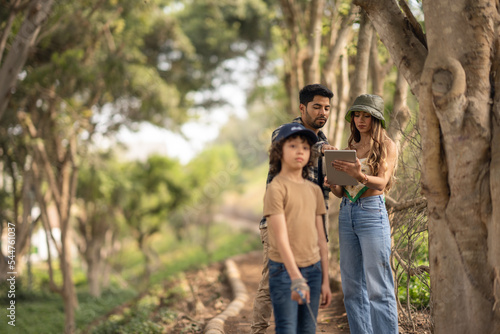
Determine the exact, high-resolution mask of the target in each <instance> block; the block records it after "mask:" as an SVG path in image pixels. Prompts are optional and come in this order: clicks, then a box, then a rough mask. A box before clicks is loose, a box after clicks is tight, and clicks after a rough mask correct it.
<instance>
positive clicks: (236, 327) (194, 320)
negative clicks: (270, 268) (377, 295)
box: [164, 251, 431, 334]
mask: <svg viewBox="0 0 500 334" xmlns="http://www.w3.org/2000/svg"><path fill="white" fill-rule="evenodd" d="M232 260H233V261H234V262H235V264H236V265H237V267H238V270H239V274H240V278H241V281H242V282H243V284H244V285H245V287H246V290H247V294H248V300H247V301H246V303H244V305H243V307H242V308H241V310H240V312H239V314H238V315H236V316H232V317H228V318H227V320H226V321H225V323H224V332H225V334H247V333H250V324H251V321H252V307H253V300H254V298H255V293H256V291H257V287H258V284H259V281H260V277H261V271H262V252H261V251H254V252H251V253H248V254H242V255H238V256H236V257H233V258H232ZM185 278H186V280H187V281H188V282H189V283H188V285H189V286H190V289H189V290H190V291H191V292H192V296H193V298H192V299H191V300H189V299H188V300H187V302H186V300H185V301H184V302H182V303H176V304H175V305H172V306H174V307H175V308H176V309H177V312H178V317H177V320H176V321H175V324H172V325H171V326H168V327H169V328H167V327H164V329H165V331H164V333H169V334H174V333H175V334H179V333H203V330H204V328H205V326H206V324H207V323H208V322H209V321H210V319H212V318H213V317H215V316H217V315H218V314H220V313H221V312H223V311H224V310H225V309H226V308H227V306H228V305H229V304H230V303H231V301H232V299H233V298H234V296H233V295H232V291H231V288H230V283H229V281H228V280H227V277H226V275H225V272H224V265H223V263H216V264H213V265H211V266H208V267H206V268H204V269H201V270H199V271H193V272H188V273H186V275H185ZM331 287H332V295H333V296H332V297H333V298H332V302H331V304H330V306H329V307H328V308H325V309H320V311H319V314H318V319H317V320H318V327H317V330H316V332H317V333H331V334H341V333H349V324H348V321H347V315H346V312H345V307H344V302H343V294H342V288H341V286H340V284H336V283H335V281H334V283H333V284H332V286H331ZM399 318H400V319H399V320H400V324H399V333H401V334H416V333H418V334H430V333H431V330H430V329H429V315H428V314H427V313H420V312H414V313H413V324H409V323H405V321H402V320H403V319H404V316H403V314H402V313H400V314H399ZM267 333H269V334H270V333H274V319H273V318H271V326H270V327H269V328H268V330H267Z"/></svg>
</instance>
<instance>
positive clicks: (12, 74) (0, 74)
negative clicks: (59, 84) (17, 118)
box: [0, 0, 54, 120]
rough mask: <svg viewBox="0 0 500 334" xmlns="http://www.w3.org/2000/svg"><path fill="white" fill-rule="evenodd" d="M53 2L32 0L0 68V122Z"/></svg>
mask: <svg viewBox="0 0 500 334" xmlns="http://www.w3.org/2000/svg"><path fill="white" fill-rule="evenodd" d="M53 2H54V0H32V1H31V3H30V6H29V7H28V9H27V15H26V18H25V19H24V21H23V23H22V25H21V28H20V29H19V32H18V33H17V35H16V37H15V39H14V42H13V43H12V47H11V48H10V51H9V54H8V55H7V57H5V59H4V62H3V64H2V67H1V68H0V120H1V119H2V116H3V114H4V112H5V109H6V108H7V104H8V103H9V100H10V95H11V91H12V89H13V88H14V87H15V86H16V82H17V78H18V75H19V73H21V71H22V69H23V66H24V64H25V62H26V59H27V57H28V52H29V50H30V49H31V48H32V47H33V46H34V44H35V40H36V37H37V36H38V33H39V32H40V28H41V26H42V24H43V23H44V22H45V20H46V19H47V17H48V16H49V14H50V11H51V8H52V3H53Z"/></svg>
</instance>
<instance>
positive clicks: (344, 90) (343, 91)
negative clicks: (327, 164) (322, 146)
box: [331, 50, 351, 148]
mask: <svg viewBox="0 0 500 334" xmlns="http://www.w3.org/2000/svg"><path fill="white" fill-rule="evenodd" d="M350 88H351V86H350V81H349V58H348V56H347V50H345V51H344V55H343V57H342V58H341V60H340V80H339V88H338V90H337V92H338V96H339V97H338V100H337V108H336V110H334V112H335V114H336V117H335V118H336V120H337V125H336V127H335V129H334V131H332V134H333V135H332V142H331V144H332V145H333V146H335V147H337V148H344V146H342V145H343V144H342V143H343V141H342V137H343V135H344V128H345V124H346V122H345V121H344V115H345V112H346V110H347V101H348V99H349V91H350Z"/></svg>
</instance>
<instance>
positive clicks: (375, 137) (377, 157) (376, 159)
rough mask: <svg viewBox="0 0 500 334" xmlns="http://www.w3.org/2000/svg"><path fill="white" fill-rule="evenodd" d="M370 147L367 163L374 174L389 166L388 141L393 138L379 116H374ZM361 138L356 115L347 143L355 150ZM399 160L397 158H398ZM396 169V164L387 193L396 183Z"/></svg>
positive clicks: (352, 120) (386, 188)
mask: <svg viewBox="0 0 500 334" xmlns="http://www.w3.org/2000/svg"><path fill="white" fill-rule="evenodd" d="M370 137H371V140H370V148H369V150H368V157H367V159H366V164H367V166H368V167H370V169H371V171H372V175H378V172H379V171H380V168H381V167H382V166H384V167H387V155H388V152H387V144H386V143H387V141H388V140H391V139H390V138H389V136H388V135H387V132H386V131H385V129H384V128H383V127H382V123H380V120H379V119H378V118H375V117H373V116H372V127H371V133H370ZM360 140H361V134H360V132H359V130H358V129H357V128H356V125H355V123H354V117H352V119H351V135H350V136H349V140H348V141H347V145H348V147H349V149H350V150H354V143H353V142H356V143H359V141H360ZM396 161H397V160H396ZM395 171H396V166H394V170H393V173H392V175H391V178H390V179H389V182H387V185H386V186H385V189H384V192H385V193H387V192H389V190H390V189H391V187H392V185H393V183H394V173H395Z"/></svg>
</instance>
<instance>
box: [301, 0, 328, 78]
mask: <svg viewBox="0 0 500 334" xmlns="http://www.w3.org/2000/svg"><path fill="white" fill-rule="evenodd" d="M324 7H325V0H312V2H311V7H310V8H311V21H310V22H309V29H308V34H307V36H308V38H309V43H308V46H307V49H308V52H307V53H308V55H307V60H306V62H305V66H304V72H305V73H304V84H306V85H308V84H315V83H319V80H320V67H319V56H320V53H321V37H322V28H323V27H322V19H323V10H324Z"/></svg>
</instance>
